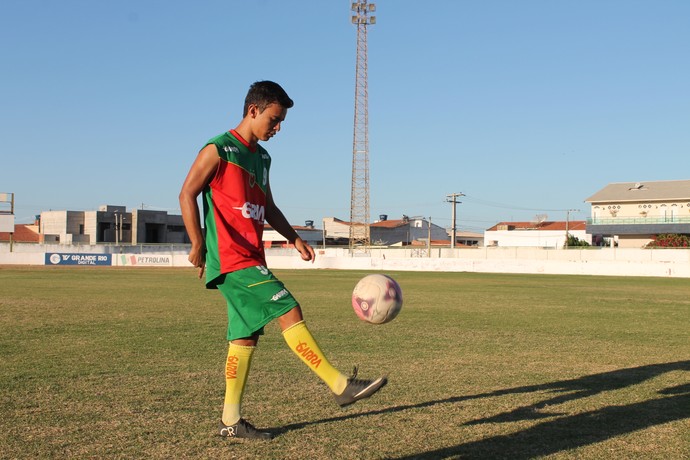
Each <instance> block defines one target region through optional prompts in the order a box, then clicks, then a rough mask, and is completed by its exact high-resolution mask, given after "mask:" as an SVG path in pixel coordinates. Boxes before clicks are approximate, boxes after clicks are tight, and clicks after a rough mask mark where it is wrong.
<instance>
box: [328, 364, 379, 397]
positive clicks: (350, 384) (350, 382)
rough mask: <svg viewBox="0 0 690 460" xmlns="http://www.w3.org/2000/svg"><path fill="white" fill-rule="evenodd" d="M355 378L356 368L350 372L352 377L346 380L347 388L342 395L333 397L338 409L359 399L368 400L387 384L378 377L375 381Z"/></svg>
mask: <svg viewBox="0 0 690 460" xmlns="http://www.w3.org/2000/svg"><path fill="white" fill-rule="evenodd" d="M356 377H357V368H356V367H355V369H354V370H353V371H352V377H350V378H349V379H347V386H346V387H345V390H344V391H343V393H342V394H339V395H336V394H334V395H333V396H335V402H337V403H338V404H339V405H340V407H345V406H349V405H350V404H353V403H355V402H357V401H359V400H360V399H364V398H368V397H369V396H371V395H373V394H374V393H376V392H377V391H379V390H380V389H381V388H383V387H384V385H386V383H388V379H387V378H386V377H379V378H377V379H375V380H359V379H357V378H356Z"/></svg>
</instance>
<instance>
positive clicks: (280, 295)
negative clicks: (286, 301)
mask: <svg viewBox="0 0 690 460" xmlns="http://www.w3.org/2000/svg"><path fill="white" fill-rule="evenodd" d="M287 294H288V291H287V289H281V290H280V291H278V292H277V293H276V295H274V296H273V297H271V300H272V301H274V302H275V301H276V300H278V299H281V298H283V297H285V296H286V295H287Z"/></svg>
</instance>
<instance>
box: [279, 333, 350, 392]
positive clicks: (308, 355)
mask: <svg viewBox="0 0 690 460" xmlns="http://www.w3.org/2000/svg"><path fill="white" fill-rule="evenodd" d="M283 338H284V339H285V341H286V342H287V344H288V346H289V347H290V349H291V350H292V351H293V352H294V353H295V354H296V355H297V356H299V357H300V359H301V360H302V362H304V363H305V364H306V365H307V366H309V369H311V370H312V371H314V373H315V374H316V375H318V376H319V378H320V379H321V380H323V381H324V383H325V384H326V385H328V388H330V389H331V391H332V392H334V393H335V394H341V393H342V392H343V391H344V390H345V386H347V377H346V376H344V375H343V374H341V373H340V372H339V371H338V370H337V369H336V368H334V367H333V366H331V363H329V362H328V360H327V359H326V357H325V356H324V354H323V352H322V351H321V349H320V348H319V346H318V345H317V343H316V340H314V337H312V335H311V333H310V332H309V329H307V325H306V324H304V321H300V322H299V323H295V324H293V325H292V326H290V327H288V328H287V329H285V330H284V331H283Z"/></svg>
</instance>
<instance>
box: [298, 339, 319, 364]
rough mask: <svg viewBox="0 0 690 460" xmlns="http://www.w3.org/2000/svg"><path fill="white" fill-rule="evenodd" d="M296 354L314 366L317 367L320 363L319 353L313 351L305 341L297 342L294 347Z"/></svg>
mask: <svg viewBox="0 0 690 460" xmlns="http://www.w3.org/2000/svg"><path fill="white" fill-rule="evenodd" d="M295 350H296V351H297V354H298V355H300V356H301V357H302V358H303V359H304V360H305V361H306V362H308V363H310V364H311V365H312V366H314V368H318V367H319V364H321V358H320V357H319V355H317V354H316V353H314V352H313V351H312V349H311V348H309V345H307V344H306V343H305V342H299V343H298V344H297V348H295Z"/></svg>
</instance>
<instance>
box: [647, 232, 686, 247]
mask: <svg viewBox="0 0 690 460" xmlns="http://www.w3.org/2000/svg"><path fill="white" fill-rule="evenodd" d="M645 247H647V248H687V247H690V238H689V237H688V235H680V234H677V233H664V234H661V235H656V236H655V237H654V240H653V241H650V242H649V243H647V246H645Z"/></svg>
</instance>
